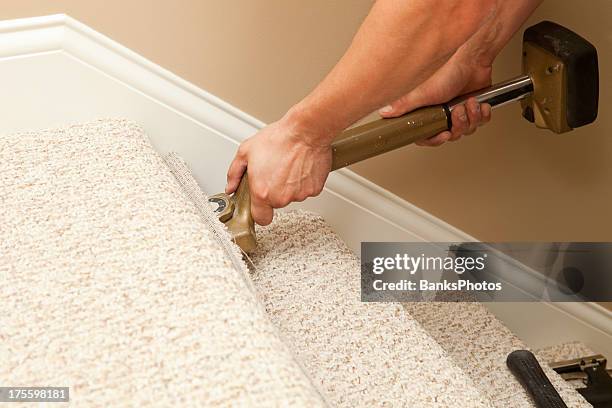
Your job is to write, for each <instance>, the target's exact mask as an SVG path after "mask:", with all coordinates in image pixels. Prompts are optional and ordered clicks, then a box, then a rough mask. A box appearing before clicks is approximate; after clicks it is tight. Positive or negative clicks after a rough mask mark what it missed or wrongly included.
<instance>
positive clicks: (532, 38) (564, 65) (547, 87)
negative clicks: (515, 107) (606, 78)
mask: <svg viewBox="0 0 612 408" xmlns="http://www.w3.org/2000/svg"><path fill="white" fill-rule="evenodd" d="M523 73H524V74H527V75H529V76H530V77H531V80H532V82H533V93H532V94H531V95H529V96H528V97H526V98H525V99H523V100H522V101H521V106H522V108H523V116H524V117H525V118H526V119H527V120H529V121H530V122H535V124H536V126H538V127H541V128H546V129H550V130H552V131H553V132H555V133H564V132H568V131H570V130H572V129H574V128H577V127H580V126H584V125H587V124H589V123H591V122H593V121H594V120H595V118H596V117H597V104H598V98H599V72H598V67H597V50H596V49H595V47H594V46H593V45H592V44H591V43H589V42H588V41H587V40H585V39H584V38H582V37H580V36H579V35H578V34H576V33H574V32H572V31H570V30H568V29H567V28H565V27H562V26H560V25H558V24H555V23H552V22H550V21H543V22H541V23H539V24H536V25H534V26H532V27H529V28H528V29H527V30H525V33H524V34H523Z"/></svg>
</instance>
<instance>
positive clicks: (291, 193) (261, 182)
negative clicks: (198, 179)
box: [225, 119, 332, 225]
mask: <svg viewBox="0 0 612 408" xmlns="http://www.w3.org/2000/svg"><path fill="white" fill-rule="evenodd" d="M311 136H314V135H311V134H309V132H305V131H303V130H302V131H300V130H298V128H297V127H296V126H294V125H292V124H289V123H288V120H286V119H281V120H280V121H278V122H275V123H272V124H271V125H269V126H266V127H265V128H264V129H262V130H261V131H260V132H258V133H257V134H256V135H254V136H252V137H250V138H249V139H247V140H245V141H244V142H243V143H241V144H240V147H239V149H238V152H237V153H236V156H235V157H234V160H233V161H232V163H231V165H230V168H229V170H228V173H227V186H226V188H225V192H226V193H227V194H231V193H233V192H234V191H235V190H236V189H237V188H238V184H240V180H241V179H242V175H243V174H244V172H245V171H247V172H248V175H249V179H248V180H249V189H250V193H251V214H252V216H253V219H254V220H255V222H256V223H257V224H260V225H268V224H270V223H271V222H272V218H273V216H274V208H282V207H285V206H287V205H288V204H289V203H291V202H294V201H304V200H305V199H306V198H308V197H314V196H317V195H319V193H320V192H321V190H322V189H323V185H324V184H325V180H326V179H327V175H328V174H329V172H330V170H331V162H332V153H331V146H330V145H329V144H328V143H321V144H319V143H317V142H315V141H314V140H315V139H316V138H314V137H311Z"/></svg>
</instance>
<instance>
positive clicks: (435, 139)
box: [415, 130, 451, 147]
mask: <svg viewBox="0 0 612 408" xmlns="http://www.w3.org/2000/svg"><path fill="white" fill-rule="evenodd" d="M450 138H451V132H449V131H448V130H447V131H444V132H442V133H438V134H437V135H435V136H432V137H430V138H428V139H423V140H419V141H418V142H416V143H415V144H416V145H418V146H429V147H436V146H440V145H441V144H443V143H445V142H447V141H448V140H450Z"/></svg>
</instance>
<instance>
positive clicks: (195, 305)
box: [0, 120, 325, 407]
mask: <svg viewBox="0 0 612 408" xmlns="http://www.w3.org/2000/svg"><path fill="white" fill-rule="evenodd" d="M0 188H1V191H0V197H1V200H0V201H1V203H2V211H1V212H0V225H2V228H1V229H0V277H1V279H2V285H0V299H2V313H0V361H2V364H0V383H1V384H2V385H3V386H8V385H14V386H61V387H70V400H71V404H77V405H81V406H83V405H84V406H172V405H179V406H186V405H187V406H230V405H233V406H249V407H256V406H285V405H286V404H290V405H295V406H308V407H317V406H325V403H324V400H323V398H322V397H321V395H320V393H319V392H318V390H317V389H316V387H314V386H313V384H312V381H311V380H310V379H309V378H308V376H306V375H305V373H304V371H303V369H302V368H301V367H300V365H299V364H298V363H297V361H296V359H295V357H294V355H293V353H292V352H291V351H290V350H289V348H288V347H287V346H286V345H285V343H284V342H283V341H281V339H280V337H279V336H278V330H277V329H276V327H275V326H274V325H273V324H272V323H271V321H270V319H269V318H268V316H267V315H266V313H265V310H264V308H263V307H262V306H261V303H260V302H259V301H258V299H257V298H256V296H255V295H254V294H253V292H252V290H251V289H250V288H249V287H248V286H247V285H246V281H245V276H244V273H243V271H241V270H239V269H236V268H235V267H234V265H233V264H232V262H231V260H230V258H228V256H227V255H226V253H225V251H224V250H223V248H222V247H221V245H220V244H219V241H218V239H217V238H216V237H215V236H214V234H213V231H212V230H211V229H210V227H209V225H208V224H207V223H206V222H204V221H203V219H202V217H201V214H200V212H199V211H198V209H197V208H196V207H195V206H194V204H193V203H192V202H191V201H190V200H189V199H188V197H186V195H185V193H184V191H183V189H182V188H181V186H180V185H179V184H178V183H177V181H176V179H175V178H174V177H173V175H172V174H171V173H170V171H169V170H168V168H167V166H166V164H165V163H164V161H163V160H162V159H161V157H160V156H159V155H158V154H157V153H156V152H155V151H154V150H153V148H152V147H151V145H150V143H149V141H148V139H147V137H146V136H145V134H144V132H143V131H142V129H141V128H139V127H138V126H136V125H133V124H132V123H129V122H125V121H117V120H105V121H96V122H92V123H88V124H84V125H75V126H69V127H65V128H61V129H53V130H47V131H38V132H31V133H20V134H13V135H8V136H2V137H0Z"/></svg>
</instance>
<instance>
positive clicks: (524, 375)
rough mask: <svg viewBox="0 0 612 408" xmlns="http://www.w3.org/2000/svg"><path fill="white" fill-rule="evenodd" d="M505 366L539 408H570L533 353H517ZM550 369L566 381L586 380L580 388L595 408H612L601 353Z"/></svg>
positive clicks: (610, 381) (610, 379) (611, 380)
mask: <svg viewBox="0 0 612 408" xmlns="http://www.w3.org/2000/svg"><path fill="white" fill-rule="evenodd" d="M506 364H507V365H508V368H509V369H510V371H512V373H513V374H514V375H515V376H516V378H517V379H518V380H519V381H520V383H521V384H522V385H523V387H524V388H525V390H526V391H527V392H528V393H529V394H530V395H531V397H532V399H533V401H534V402H535V405H536V407H538V408H567V405H566V404H565V402H564V401H563V399H562V398H561V396H560V395H559V393H558V392H557V390H556V389H555V387H553V385H552V384H551V382H550V380H549V379H548V377H546V374H545V373H544V371H543V370H542V367H541V366H540V364H539V363H538V360H537V359H536V358H535V356H534V355H533V353H532V352H530V351H528V350H516V351H513V352H512V353H510V354H508V358H507V359H506ZM549 366H550V367H551V368H552V369H553V370H555V371H556V372H557V373H558V374H559V375H561V377H563V378H564V379H565V380H583V382H584V385H585V387H581V388H577V389H576V391H578V392H579V393H580V394H581V395H582V396H583V397H584V399H585V400H587V402H589V403H590V404H591V405H593V407H594V408H612V377H611V376H610V370H609V369H607V368H606V358H605V357H604V356H602V355H601V354H597V355H594V356H585V357H581V358H577V359H573V360H567V361H559V362H553V363H550V364H549Z"/></svg>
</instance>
